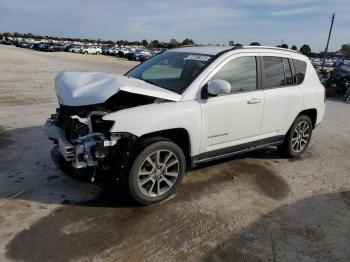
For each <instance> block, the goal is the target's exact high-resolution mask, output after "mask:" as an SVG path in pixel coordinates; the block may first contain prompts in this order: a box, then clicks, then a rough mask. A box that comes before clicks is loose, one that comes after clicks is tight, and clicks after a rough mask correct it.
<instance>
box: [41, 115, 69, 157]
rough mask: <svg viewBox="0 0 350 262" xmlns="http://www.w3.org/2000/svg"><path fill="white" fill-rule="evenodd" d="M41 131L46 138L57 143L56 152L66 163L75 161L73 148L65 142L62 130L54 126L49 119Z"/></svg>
mask: <svg viewBox="0 0 350 262" xmlns="http://www.w3.org/2000/svg"><path fill="white" fill-rule="evenodd" d="M43 130H44V132H45V133H46V135H47V137H48V138H50V139H53V140H55V141H57V146H58V151H59V152H60V153H61V155H62V156H63V157H64V158H65V159H66V160H67V161H73V160H74V159H75V150H74V146H73V145H72V144H71V143H70V142H69V141H68V140H67V138H66V135H65V133H64V130H63V129H62V128H60V127H58V126H56V125H55V124H54V123H53V122H52V121H51V120H50V119H48V120H47V121H46V123H45V124H44V126H43Z"/></svg>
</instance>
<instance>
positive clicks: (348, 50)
mask: <svg viewBox="0 0 350 262" xmlns="http://www.w3.org/2000/svg"><path fill="white" fill-rule="evenodd" d="M3 37H5V38H8V37H20V38H31V39H35V40H41V39H48V40H57V41H75V42H84V43H97V44H104V45H114V44H117V45H124V46H127V45H133V46H145V47H153V48H174V47H179V46H188V45H196V43H195V42H194V41H193V40H192V39H191V38H186V39H184V40H183V41H177V40H176V39H175V38H172V39H170V41H169V42H164V41H159V40H151V41H149V42H148V41H147V40H146V39H143V40H141V41H128V40H117V41H112V40H101V39H88V38H78V37H76V38H72V37H58V36H47V35H44V36H43V35H35V34H32V33H18V32H13V33H10V32H6V33H0V38H3ZM231 43H233V41H230V44H231ZM235 45H240V44H239V43H236V44H235ZM250 45H252V46H260V45H261V44H260V43H259V42H252V43H250ZM276 47H281V48H286V49H288V48H289V46H288V44H281V45H277V46H276ZM290 49H292V50H296V51H299V52H301V53H302V54H304V55H307V56H317V55H320V54H321V55H323V52H321V53H313V52H312V51H311V47H310V46H309V45H308V44H303V45H302V46H301V47H300V48H299V49H298V48H297V46H296V45H292V46H291V48H290ZM340 51H341V52H342V53H343V54H344V55H345V56H347V57H349V56H350V43H347V44H343V45H342V46H341V49H340ZM327 54H328V55H333V54H334V52H328V53H327Z"/></svg>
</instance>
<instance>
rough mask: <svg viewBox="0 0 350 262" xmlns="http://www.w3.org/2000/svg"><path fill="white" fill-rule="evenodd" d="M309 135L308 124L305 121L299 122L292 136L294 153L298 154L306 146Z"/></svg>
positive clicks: (309, 128)
mask: <svg viewBox="0 0 350 262" xmlns="http://www.w3.org/2000/svg"><path fill="white" fill-rule="evenodd" d="M310 135H311V127H310V124H309V123H308V122H306V121H301V122H299V123H298V125H297V126H296V127H295V129H294V131H293V136H292V141H291V143H292V149H293V151H294V152H296V153H299V152H301V151H302V150H304V148H305V147H306V145H307V144H308V142H309V140H310Z"/></svg>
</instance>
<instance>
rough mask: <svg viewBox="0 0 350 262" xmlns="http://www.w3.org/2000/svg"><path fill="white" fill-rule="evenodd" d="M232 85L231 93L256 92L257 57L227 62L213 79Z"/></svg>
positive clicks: (240, 58)
mask: <svg viewBox="0 0 350 262" xmlns="http://www.w3.org/2000/svg"><path fill="white" fill-rule="evenodd" d="M214 79H222V80H226V81H227V82H229V83H230V84H231V93H240V92H249V91H254V90H256V83H257V73H256V58H255V56H244V57H238V58H235V59H232V60H231V61H229V62H227V63H226V64H225V65H224V66H223V67H222V68H221V69H220V70H219V71H218V72H217V73H216V74H215V75H214V76H213V77H212V79H211V80H214Z"/></svg>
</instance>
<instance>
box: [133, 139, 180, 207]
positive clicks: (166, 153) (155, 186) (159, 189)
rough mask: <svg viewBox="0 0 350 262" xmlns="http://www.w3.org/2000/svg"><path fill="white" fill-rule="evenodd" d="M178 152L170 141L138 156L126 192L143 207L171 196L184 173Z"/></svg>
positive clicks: (157, 144)
mask: <svg viewBox="0 0 350 262" xmlns="http://www.w3.org/2000/svg"><path fill="white" fill-rule="evenodd" d="M185 168H186V160H185V156H184V153H183V152H182V150H181V148H180V147H179V146H177V145H176V144H175V143H173V142H171V141H169V140H162V141H158V142H155V143H152V144H149V145H147V146H146V147H144V149H143V150H142V151H141V152H140V153H139V154H138V155H137V157H136V159H135V161H134V163H133V165H132V167H131V170H130V175H129V191H130V193H131V195H132V196H133V198H134V199H135V200H136V201H137V202H139V203H141V204H144V205H150V204H153V203H156V202H160V201H163V200H165V199H167V198H168V197H169V196H170V195H172V194H173V193H174V192H175V191H176V189H177V187H178V185H179V184H180V182H181V180H182V177H183V175H184V173H185Z"/></svg>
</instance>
